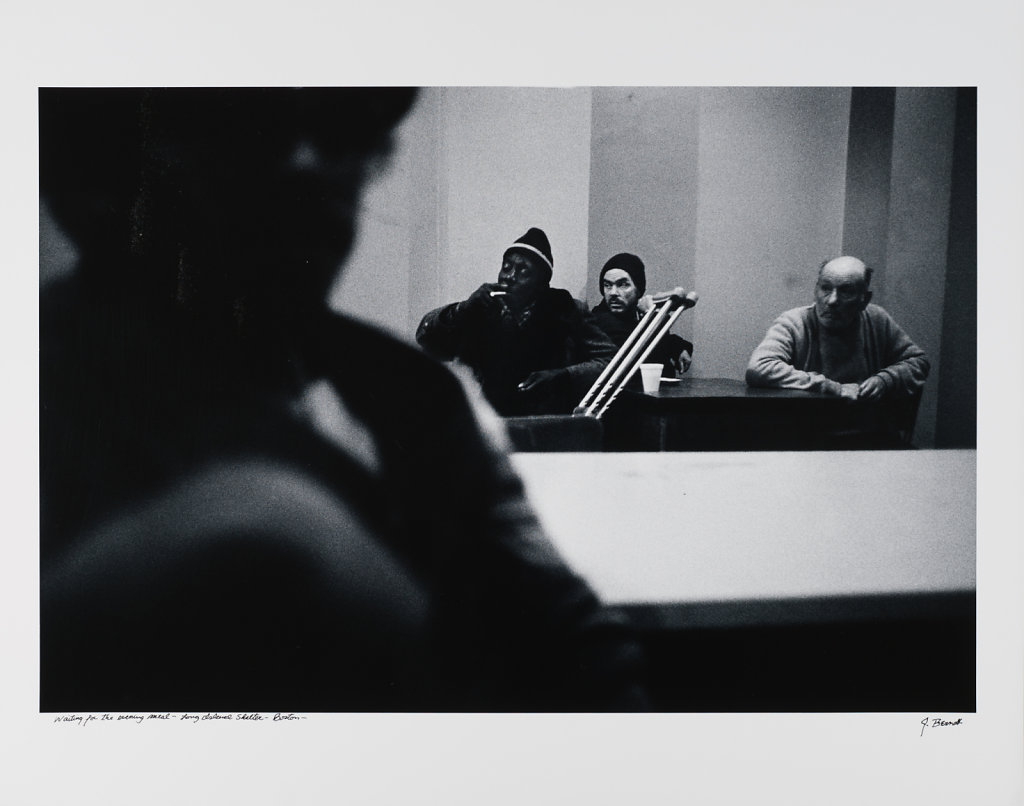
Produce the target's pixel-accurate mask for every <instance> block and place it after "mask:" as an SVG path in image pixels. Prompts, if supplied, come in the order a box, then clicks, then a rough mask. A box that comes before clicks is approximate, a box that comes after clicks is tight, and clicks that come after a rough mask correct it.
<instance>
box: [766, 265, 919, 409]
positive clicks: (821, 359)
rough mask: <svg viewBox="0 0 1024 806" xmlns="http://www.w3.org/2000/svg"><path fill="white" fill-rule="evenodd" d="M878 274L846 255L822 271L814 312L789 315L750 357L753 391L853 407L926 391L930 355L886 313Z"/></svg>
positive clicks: (808, 309)
mask: <svg viewBox="0 0 1024 806" xmlns="http://www.w3.org/2000/svg"><path fill="white" fill-rule="evenodd" d="M871 274H872V270H871V268H869V267H868V266H867V265H865V263H864V261H862V260H860V259H859V258H856V257H852V256H850V255H845V256H843V257H837V258H834V259H833V260H828V261H825V262H824V263H822V264H821V267H820V268H819V269H818V281H817V283H816V284H815V287H814V304H813V305H807V306H804V307H801V308H794V309H793V310H790V311H786V312H785V313H783V314H782V315H781V316H779V318H778V319H776V320H775V322H773V323H772V326H771V327H770V328H769V329H768V333H767V334H766V335H765V337H764V340H763V341H762V342H761V343H760V344H759V345H758V346H757V349H756V350H754V353H753V355H751V356H750V363H749V364H748V365H747V374H746V379H747V384H748V385H750V386H762V387H779V388H783V389H804V390H807V391H815V392H824V393H825V394H829V395H838V396H841V397H844V398H847V399H849V400H879V399H882V398H887V397H899V396H910V395H912V394H915V393H917V392H919V391H920V390H921V389H922V388H923V387H924V382H925V379H926V378H927V377H928V369H929V363H928V359H927V358H926V357H925V354H924V352H923V351H922V350H921V349H920V348H919V347H918V346H917V345H916V344H914V342H912V341H911V340H910V337H909V336H907V334H906V333H904V332H903V330H902V329H901V328H900V326H899V325H897V324H896V322H895V321H893V318H892V317H891V316H889V314H888V313H886V312H885V310H884V309H882V308H880V307H879V306H878V305H872V304H871V290H870V285H871Z"/></svg>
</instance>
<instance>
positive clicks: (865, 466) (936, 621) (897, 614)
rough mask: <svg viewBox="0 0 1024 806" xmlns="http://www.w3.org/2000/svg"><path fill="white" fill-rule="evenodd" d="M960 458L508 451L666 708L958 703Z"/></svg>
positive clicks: (968, 704) (967, 559)
mask: <svg viewBox="0 0 1024 806" xmlns="http://www.w3.org/2000/svg"><path fill="white" fill-rule="evenodd" d="M975 459H976V457H975V452H974V451H885V452H839V453H832V452H823V451H819V452H804V453H795V452H791V453H775V452H761V453H743V454H741V453H717V454H714V453H648V454H616V453H602V454H518V455H516V456H515V457H514V459H513V461H514V463H515V466H516V467H517V469H518V470H519V472H520V474H521V475H522V477H523V479H524V482H525V484H526V487H527V491H528V494H529V496H530V498H531V500H532V501H533V504H534V506H535V507H536V509H537V512H538V514H539V516H540V518H541V520H542V522H543V523H544V525H545V527H546V528H547V530H548V532H549V534H550V535H551V536H552V538H553V540H554V541H555V543H556V544H557V546H558V547H559V549H560V550H561V552H562V553H563V555H564V556H565V557H566V559H567V560H568V561H569V563H570V564H571V565H572V566H573V567H574V568H575V569H576V570H577V571H578V572H579V573H581V574H582V575H583V576H584V577H585V578H587V579H588V580H589V581H590V583H591V584H592V585H593V587H594V588H595V590H596V591H597V592H598V594H599V595H600V596H601V597H602V598H603V599H604V600H605V601H606V602H608V603H609V604H612V605H616V606H619V607H622V608H624V609H625V610H626V611H627V612H629V613H630V614H631V616H632V617H633V618H634V620H635V622H636V624H637V625H638V627H639V629H640V630H641V631H643V632H644V633H645V635H646V636H647V640H648V643H649V646H650V648H651V650H652V654H653V655H654V656H655V658H656V659H657V660H658V663H659V664H660V667H659V668H658V669H656V674H655V677H656V679H657V683H656V688H657V689H658V690H659V692H660V695H659V696H660V697H661V701H662V702H663V703H664V704H665V707H666V709H667V710H744V711H745V710H805V711H808V710H809V711H821V710H826V711H827V710H919V709H922V708H923V709H928V708H931V709H933V710H939V709H940V707H941V708H944V709H945V710H949V711H961V710H973V708H974V694H975V692H974V595H975V584H976V576H975V557H976V551H975ZM682 681H689V682H688V683H687V684H685V685H684V683H683V682H682ZM694 692H699V694H700V696H697V694H695V693H694Z"/></svg>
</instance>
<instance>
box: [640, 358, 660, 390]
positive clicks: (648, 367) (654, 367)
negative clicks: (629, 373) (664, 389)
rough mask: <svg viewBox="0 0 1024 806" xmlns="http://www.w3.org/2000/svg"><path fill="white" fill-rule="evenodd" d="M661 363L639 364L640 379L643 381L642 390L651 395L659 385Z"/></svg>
mask: <svg viewBox="0 0 1024 806" xmlns="http://www.w3.org/2000/svg"><path fill="white" fill-rule="evenodd" d="M661 370H662V365H661V364H641V365H640V379H641V380H642V381H643V383H644V391H645V392H646V393H647V394H649V395H653V394H654V393H655V392H657V391H658V389H659V388H660V387H661Z"/></svg>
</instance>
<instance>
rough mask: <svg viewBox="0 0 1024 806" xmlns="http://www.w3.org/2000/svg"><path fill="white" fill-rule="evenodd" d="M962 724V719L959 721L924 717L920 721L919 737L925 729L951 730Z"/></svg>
mask: <svg viewBox="0 0 1024 806" xmlns="http://www.w3.org/2000/svg"><path fill="white" fill-rule="evenodd" d="M962 724H964V718H963V717H960V718H959V719H952V720H950V719H939V718H938V717H927V716H926V717H925V718H924V719H922V720H921V735H922V736H924V732H925V730H926V729H927V728H951V727H954V726H956V725H962Z"/></svg>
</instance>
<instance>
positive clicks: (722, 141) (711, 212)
mask: <svg viewBox="0 0 1024 806" xmlns="http://www.w3.org/2000/svg"><path fill="white" fill-rule="evenodd" d="M700 112H701V120H700V166H699V183H698V188H697V193H698V199H699V202H698V204H699V211H698V227H697V253H696V254H697V274H696V278H695V285H696V287H697V290H698V291H699V292H700V293H701V302H700V304H699V305H698V306H697V308H695V309H694V314H695V317H694V335H695V339H694V344H695V350H697V351H699V356H700V360H699V364H698V363H697V361H696V360H695V362H694V367H693V369H691V371H694V370H695V371H696V372H697V373H698V374H699V375H701V376H706V377H726V378H742V377H743V373H744V371H745V370H746V366H747V361H748V360H749V358H750V353H751V352H752V351H753V349H754V347H756V346H757V344H758V342H760V340H761V339H762V338H763V336H764V333H765V331H766V330H767V328H768V326H769V325H770V324H771V322H772V320H773V319H774V318H775V317H776V316H777V315H778V314H779V313H781V312H782V311H784V310H787V309H789V308H793V307H795V306H797V305H805V304H807V303H809V302H811V297H812V291H813V286H814V281H815V276H816V270H817V265H818V264H819V263H820V262H821V260H823V259H824V258H826V257H829V256H832V255H834V254H836V253H837V252H838V250H839V245H840V241H841V235H842V215H843V198H844V185H843V178H844V176H845V162H846V131H847V127H848V121H849V91H848V90H845V89H828V88H821V89H819V88H814V89H800V88H787V89H747V88H728V89H705V90H703V91H702V97H701V109H700Z"/></svg>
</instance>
